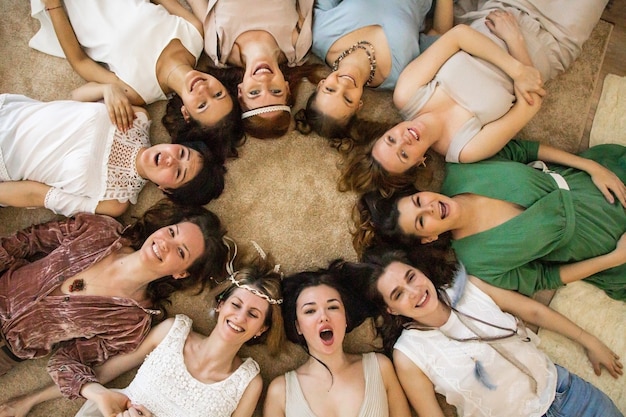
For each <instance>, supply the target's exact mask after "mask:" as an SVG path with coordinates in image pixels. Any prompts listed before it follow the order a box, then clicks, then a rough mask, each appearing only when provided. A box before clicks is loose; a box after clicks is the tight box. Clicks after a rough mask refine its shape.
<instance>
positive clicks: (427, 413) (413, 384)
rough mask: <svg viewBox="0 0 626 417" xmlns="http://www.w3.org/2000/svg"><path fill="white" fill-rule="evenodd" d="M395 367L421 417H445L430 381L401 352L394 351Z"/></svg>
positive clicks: (410, 400)
mask: <svg viewBox="0 0 626 417" xmlns="http://www.w3.org/2000/svg"><path fill="white" fill-rule="evenodd" d="M393 365H394V367H395V368H396V373H397V374H398V379H399V380H400V384H401V385H402V388H403V389H404V392H405V394H406V396H407V398H408V399H409V402H410V403H411V406H413V409H414V410H415V411H416V412H417V414H418V415H419V416H420V417H445V416H444V414H443V410H442V409H441V407H440V406H439V402H438V401H437V396H436V395H435V388H434V386H433V383H432V382H430V379H428V377H427V376H426V374H424V372H422V370H421V369H420V368H418V367H417V366H416V365H415V364H414V363H413V361H411V359H409V358H408V357H407V356H406V355H405V354H404V353H402V352H400V351H399V350H394V351H393Z"/></svg>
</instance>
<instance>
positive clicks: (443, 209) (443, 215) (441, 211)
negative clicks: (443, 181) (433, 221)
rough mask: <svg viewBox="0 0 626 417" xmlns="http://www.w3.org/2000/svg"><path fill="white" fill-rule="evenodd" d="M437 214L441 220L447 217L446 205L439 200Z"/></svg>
mask: <svg viewBox="0 0 626 417" xmlns="http://www.w3.org/2000/svg"><path fill="white" fill-rule="evenodd" d="M439 215H440V217H441V219H442V220H443V219H445V218H446V217H448V207H447V206H446V205H445V204H443V203H442V202H441V201H440V202H439Z"/></svg>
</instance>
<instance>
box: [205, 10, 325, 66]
mask: <svg viewBox="0 0 626 417" xmlns="http://www.w3.org/2000/svg"><path fill="white" fill-rule="evenodd" d="M250 6H251V4H250V1H249V0H228V1H218V0H209V5H208V7H207V12H206V15H205V16H198V17H199V18H200V20H201V21H202V22H203V25H204V50H205V51H206V53H207V55H208V56H209V57H210V58H211V61H213V63H214V64H215V65H216V66H219V67H226V66H227V63H226V60H227V59H228V56H229V55H230V53H231V51H232V49H233V46H234V44H235V40H236V39H237V37H238V36H239V35H241V34H242V33H244V32H247V31H250V30H264V31H266V32H268V33H270V34H271V35H272V36H273V37H274V39H275V40H276V43H277V44H278V47H279V48H280V50H281V51H283V53H284V54H285V56H286V57H287V63H288V64H289V66H296V65H301V64H303V63H304V61H305V57H306V54H307V53H308V51H309V49H311V42H312V40H313V36H312V33H311V26H312V22H313V0H263V7H259V6H258V5H255V6H253V7H250ZM298 10H300V14H301V15H302V16H303V17H304V22H303V24H302V26H301V27H300V28H299V34H298V37H297V39H296V42H295V44H294V42H293V32H294V29H296V28H297V25H298V18H299V15H300V14H299V13H298Z"/></svg>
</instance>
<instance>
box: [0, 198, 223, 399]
mask: <svg viewBox="0 0 626 417" xmlns="http://www.w3.org/2000/svg"><path fill="white" fill-rule="evenodd" d="M223 236H224V230H223V229H222V225H221V223H220V220H219V219H218V218H217V216H215V215H214V214H213V213H211V212H210V211H208V210H206V209H204V208H202V207H197V206H178V205H176V204H173V203H171V202H169V201H167V200H164V201H162V202H159V203H158V204H156V205H154V206H153V207H152V208H150V209H148V210H147V211H146V212H145V213H144V215H143V216H142V217H141V218H140V219H138V220H137V221H136V222H135V223H134V224H133V225H131V226H129V227H127V228H124V227H123V226H122V225H121V224H120V223H118V222H117V221H116V220H114V219H113V218H111V217H108V216H102V215H93V214H86V213H81V214H78V215H77V216H76V217H74V218H70V219H67V220H64V221H52V222H49V223H45V224H40V225H35V226H31V227H29V228H27V229H24V230H22V231H19V232H16V233H15V234H13V235H12V236H8V237H4V238H1V239H0V270H2V271H3V272H2V276H1V278H0V294H1V296H0V326H1V327H0V328H1V335H2V346H1V350H0V375H2V374H4V373H6V372H7V371H8V370H9V369H11V368H12V367H13V366H14V365H15V364H16V363H18V362H20V361H23V360H26V359H34V358H40V357H44V356H46V355H48V354H52V356H51V358H50V360H49V362H48V371H49V373H50V375H51V377H52V379H53V380H54V381H55V383H56V384H57V386H58V388H59V389H60V392H61V393H62V394H63V395H64V396H67V397H69V398H76V397H78V396H79V395H80V394H79V393H80V390H81V387H82V386H83V385H84V384H86V383H88V382H91V381H95V380H96V377H95V373H94V370H93V367H94V366H96V365H99V364H101V363H103V362H104V361H106V360H107V359H109V358H110V357H112V356H114V355H117V354H119V353H126V352H130V351H132V350H134V349H135V348H136V347H137V346H138V345H139V344H140V343H141V341H142V340H143V339H144V337H145V336H146V335H147V333H148V331H149V329H150V326H151V324H152V322H153V320H162V319H163V317H164V314H163V313H164V312H165V311H164V310H165V304H166V303H167V302H168V299H169V297H170V296H171V295H172V294H173V293H174V292H177V291H181V290H185V289H189V288H192V287H196V286H199V287H203V286H205V285H206V283H207V282H209V278H210V277H219V276H222V275H223V273H224V265H225V261H226V256H227V252H228V251H227V248H226V247H225V246H224V244H223V241H222V238H223Z"/></svg>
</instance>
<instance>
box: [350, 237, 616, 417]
mask: <svg viewBox="0 0 626 417" xmlns="http://www.w3.org/2000/svg"><path fill="white" fill-rule="evenodd" d="M365 262H366V264H365V265H359V266H358V271H359V276H358V278H359V280H358V281H355V282H354V284H355V285H357V286H359V288H360V289H361V290H362V295H363V297H362V302H363V303H367V302H369V303H371V304H373V305H374V306H375V307H376V309H377V313H376V314H375V315H374V316H373V317H374V318H375V321H374V322H375V323H377V330H378V332H379V334H380V335H381V336H382V338H383V345H384V347H385V353H387V354H388V355H390V356H392V357H393V363H394V366H395V368H396V371H397V373H398V378H399V380H400V383H401V384H402V387H403V389H404V392H405V393H406V395H407V397H408V399H409V401H410V403H411V405H412V406H413V408H414V409H415V411H416V412H417V413H418V414H419V415H420V416H432V417H443V415H444V414H443V411H442V409H441V406H440V405H439V402H438V401H437V398H436V396H435V393H439V394H441V395H443V396H444V397H445V398H446V401H447V402H448V403H449V404H451V405H453V406H455V407H456V411H457V413H458V415H459V416H463V417H470V416H471V417H481V416H511V417H517V416H519V417H527V416H537V417H538V416H578V417H592V416H595V417H604V416H611V417H620V416H622V414H621V413H620V411H619V410H618V409H617V407H616V406H615V404H614V403H613V402H612V401H611V399H610V398H609V397H608V396H607V395H606V394H604V393H603V392H602V391H600V390H599V389H598V388H596V387H594V386H593V385H591V384H590V383H588V382H587V381H585V380H583V379H582V378H580V377H578V376H577V375H575V374H573V373H570V372H569V371H568V370H567V369H565V368H564V367H561V366H559V365H555V364H554V363H553V362H552V361H551V360H550V358H549V357H548V355H546V354H545V353H544V352H542V351H541V350H540V349H539V348H538V347H537V345H538V344H539V341H538V339H537V336H536V335H535V334H534V333H533V332H532V331H531V330H529V329H526V328H525V326H524V322H523V321H522V320H524V321H525V322H527V323H532V324H535V325H538V326H541V327H542V328H545V329H548V330H551V331H553V332H557V333H559V334H561V335H563V336H566V337H568V338H570V339H571V340H573V341H575V342H577V343H579V344H580V345H582V347H584V348H585V351H586V353H587V357H588V358H589V361H590V362H591V365H592V367H593V369H594V372H595V374H596V375H600V373H601V371H602V368H604V369H605V370H606V371H608V372H609V374H610V375H611V376H612V377H613V378H618V377H620V376H621V375H622V374H623V365H622V363H621V361H620V360H619V356H618V355H617V354H615V352H613V351H612V350H611V349H610V348H609V347H607V346H606V345H605V344H604V343H602V342H601V341H600V340H599V339H598V338H596V337H595V336H593V335H592V334H590V333H588V332H586V331H584V330H583V329H582V328H580V327H579V326H577V325H576V324H575V323H573V322H572V321H570V320H569V319H567V318H566V317H565V316H563V315H561V314H559V313H558V312H556V311H554V310H552V309H550V308H549V307H547V306H545V305H543V304H541V303H539V302H537V301H535V300H533V299H532V298H529V297H525V296H523V295H521V294H519V293H517V292H514V291H509V290H503V289H501V288H497V287H494V286H492V285H490V284H488V283H486V282H484V281H482V280H480V279H478V278H477V277H474V276H468V275H467V273H466V271H465V270H464V269H463V267H462V265H458V264H456V263H454V262H450V261H449V259H446V258H445V257H436V256H427V255H425V256H422V257H419V258H415V259H414V261H410V260H409V259H408V258H407V257H406V254H405V253H403V252H400V251H389V250H388V249H387V250H375V251H371V252H369V253H368V254H367V256H366V258H365ZM368 269H369V271H367V270H368Z"/></svg>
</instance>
